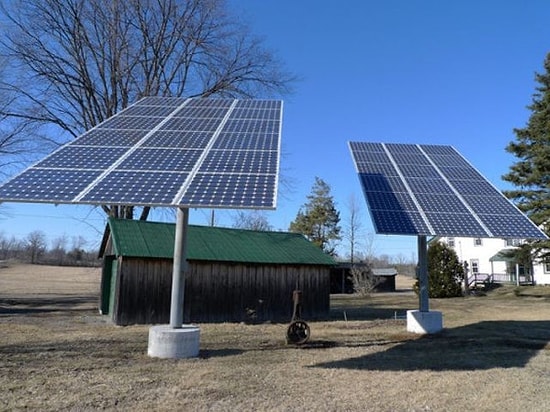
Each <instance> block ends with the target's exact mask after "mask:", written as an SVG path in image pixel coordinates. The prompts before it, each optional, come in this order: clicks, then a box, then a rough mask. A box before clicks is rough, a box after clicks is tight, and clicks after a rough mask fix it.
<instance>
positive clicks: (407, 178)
mask: <svg viewBox="0 0 550 412" xmlns="http://www.w3.org/2000/svg"><path fill="white" fill-rule="evenodd" d="M349 147H350V151H351V155H352V158H353V161H354V164H355V168H356V171H357V173H358V175H359V181H360V182H361V186H362V189H363V192H364V194H365V198H366V200H367V204H368V206H369V211H370V213H371V216H372V220H373V224H374V226H375V229H376V232H377V233H382V234H398V235H424V236H425V235H432V236H466V237H501V238H534V239H541V238H542V239H545V238H546V235H545V234H544V233H543V232H542V231H541V230H540V229H539V228H538V227H537V226H536V225H535V224H534V223H533V222H532V221H531V220H529V218H527V217H526V216H525V215H524V214H523V213H522V212H520V211H519V209H517V208H516V207H515V206H514V205H513V204H512V203H511V202H510V201H509V200H508V199H507V198H506V197H505V196H504V195H503V194H502V193H501V192H500V191H498V190H497V189H496V188H495V187H494V186H493V185H492V184H491V183H489V182H488V181H487V179H485V178H484V177H483V175H481V173H479V172H478V171H477V170H475V169H474V168H473V167H472V166H471V164H470V163H469V162H468V161H467V160H466V159H465V158H464V157H463V156H462V155H461V154H460V153H458V152H457V151H456V150H455V149H454V148H453V147H451V146H438V145H414V144H392V143H371V142H350V143H349Z"/></svg>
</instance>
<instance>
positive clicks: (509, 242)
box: [506, 239, 522, 246]
mask: <svg viewBox="0 0 550 412" xmlns="http://www.w3.org/2000/svg"><path fill="white" fill-rule="evenodd" d="M521 243H522V241H521V239H506V246H520V245H521Z"/></svg>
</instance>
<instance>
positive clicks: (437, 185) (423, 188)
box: [407, 178, 454, 195]
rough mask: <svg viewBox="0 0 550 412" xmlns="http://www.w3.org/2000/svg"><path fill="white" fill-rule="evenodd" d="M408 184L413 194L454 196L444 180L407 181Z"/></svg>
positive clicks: (417, 179)
mask: <svg viewBox="0 0 550 412" xmlns="http://www.w3.org/2000/svg"><path fill="white" fill-rule="evenodd" d="M407 183H408V184H409V187H410V188H411V191H412V192H413V193H433V194H450V195H452V194H454V192H453V189H452V187H450V186H449V185H448V184H447V183H446V182H445V181H444V180H441V179H419V178H415V179H407Z"/></svg>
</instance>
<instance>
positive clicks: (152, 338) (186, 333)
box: [147, 325, 200, 359]
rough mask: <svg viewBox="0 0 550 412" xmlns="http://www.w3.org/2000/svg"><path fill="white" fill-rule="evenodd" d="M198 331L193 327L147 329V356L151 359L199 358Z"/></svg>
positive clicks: (196, 327) (156, 327) (157, 326)
mask: <svg viewBox="0 0 550 412" xmlns="http://www.w3.org/2000/svg"><path fill="white" fill-rule="evenodd" d="M199 347H200V329H199V327H198V326H194V325H183V326H182V327H181V328H172V327H171V326H170V325H156V326H152V327H151V328H149V347H148V348H147V354H148V355H149V356H151V357H153V358H172V359H182V358H194V357H197V356H199Z"/></svg>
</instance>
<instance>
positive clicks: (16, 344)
mask: <svg viewBox="0 0 550 412" xmlns="http://www.w3.org/2000/svg"><path fill="white" fill-rule="evenodd" d="M99 273H100V272H99V270H97V269H95V270H90V269H84V270H80V269H74V268H72V269H67V268H65V269H60V268H47V267H28V266H25V267H16V268H9V269H0V387H1V388H2V395H1V396H0V410H20V409H31V410H97V409H107V410H135V411H138V410H140V411H141V410H212V411H233V410H246V411H248V410H273V411H294V410H295V411H302V410H308V411H327V410H328V411H368V410H372V411H426V410H430V411H459V410H460V411H466V410H467V411H469V410H476V411H518V410H526V411H527V410H529V411H546V410H550V394H549V393H548V390H547V388H548V387H549V385H550V372H549V371H550V352H549V348H550V345H549V342H550V321H549V319H550V300H549V297H548V296H549V291H550V288H533V289H520V290H516V288H513V287H510V288H501V289H499V290H496V291H493V292H491V293H489V294H488V295H487V296H483V297H468V298H458V299H448V300H432V302H431V306H432V308H433V309H436V310H441V311H442V312H443V314H444V325H445V331H444V332H443V333H441V334H439V335H436V336H429V337H422V336H418V335H413V334H409V333H407V332H406V327H405V322H404V320H402V319H397V320H396V319H395V314H396V313H397V315H398V317H399V316H401V315H402V314H403V313H404V311H405V310H406V309H415V308H416V307H417V298H416V296H415V295H414V294H412V293H410V292H398V293H392V294H374V295H372V297H370V298H369V299H363V300H361V299H357V298H354V297H351V296H335V297H334V299H333V303H332V312H331V318H332V319H331V320H329V321H326V322H310V327H311V332H312V339H311V341H310V342H309V343H308V344H307V345H305V346H303V347H293V346H288V345H286V344H285V337H284V334H285V330H286V325H284V324H262V325H245V324H225V323H224V324H202V325H200V327H201V352H200V356H199V358H197V359H188V360H179V361H178V360H160V359H152V358H149V357H147V355H146V352H147V335H148V327H146V326H130V327H115V326H113V325H111V324H109V323H108V322H106V321H105V319H103V318H102V317H100V316H99V315H97V312H96V310H95V307H96V306H97V291H98V287H99ZM289 304H290V302H289ZM344 314H345V316H344ZM344 319H347V321H346V320H344Z"/></svg>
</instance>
